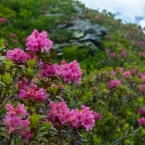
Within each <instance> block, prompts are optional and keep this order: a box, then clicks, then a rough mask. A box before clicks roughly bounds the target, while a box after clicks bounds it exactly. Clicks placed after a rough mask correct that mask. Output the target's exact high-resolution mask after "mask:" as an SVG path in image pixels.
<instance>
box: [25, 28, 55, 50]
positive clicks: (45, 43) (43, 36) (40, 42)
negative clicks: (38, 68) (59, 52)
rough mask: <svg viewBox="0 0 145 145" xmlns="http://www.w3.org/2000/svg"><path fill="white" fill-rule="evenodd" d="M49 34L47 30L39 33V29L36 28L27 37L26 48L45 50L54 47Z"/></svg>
mask: <svg viewBox="0 0 145 145" xmlns="http://www.w3.org/2000/svg"><path fill="white" fill-rule="evenodd" d="M47 36H48V34H47V32H46V31H42V32H41V33H39V32H38V31H37V30H34V31H33V32H32V34H31V35H30V36H29V37H28V38H27V43H26V46H27V48H26V50H30V51H32V52H44V51H48V50H50V48H52V44H53V42H52V41H51V40H50V39H48V38H47Z"/></svg>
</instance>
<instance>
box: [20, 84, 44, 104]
mask: <svg viewBox="0 0 145 145" xmlns="http://www.w3.org/2000/svg"><path fill="white" fill-rule="evenodd" d="M18 98H19V99H29V100H34V101H40V102H42V101H44V100H45V99H46V93H45V90H44V89H43V88H40V89H39V88H38V86H37V85H32V86H27V87H25V88H23V89H20V92H19V94H18Z"/></svg>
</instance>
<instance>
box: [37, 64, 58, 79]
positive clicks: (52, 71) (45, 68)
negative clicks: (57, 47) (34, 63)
mask: <svg viewBox="0 0 145 145" xmlns="http://www.w3.org/2000/svg"><path fill="white" fill-rule="evenodd" d="M40 68H41V71H40V73H39V76H40V77H51V76H53V75H56V74H58V71H59V70H60V68H59V66H58V65H57V64H50V65H48V64H44V63H41V66H40Z"/></svg>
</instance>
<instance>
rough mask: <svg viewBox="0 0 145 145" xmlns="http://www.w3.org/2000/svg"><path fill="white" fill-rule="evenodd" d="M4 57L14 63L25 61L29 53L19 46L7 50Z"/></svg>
mask: <svg viewBox="0 0 145 145" xmlns="http://www.w3.org/2000/svg"><path fill="white" fill-rule="evenodd" d="M6 57H7V58H9V59H10V60H11V61H13V62H15V63H26V61H27V60H28V59H29V55H28V54H26V53H25V52H24V51H23V50H21V49H20V48H15V49H14V50H8V51H7V55H6Z"/></svg>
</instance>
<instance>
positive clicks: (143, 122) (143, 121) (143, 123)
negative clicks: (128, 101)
mask: <svg viewBox="0 0 145 145" xmlns="http://www.w3.org/2000/svg"><path fill="white" fill-rule="evenodd" d="M138 124H139V126H145V118H144V117H142V118H140V119H138Z"/></svg>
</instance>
